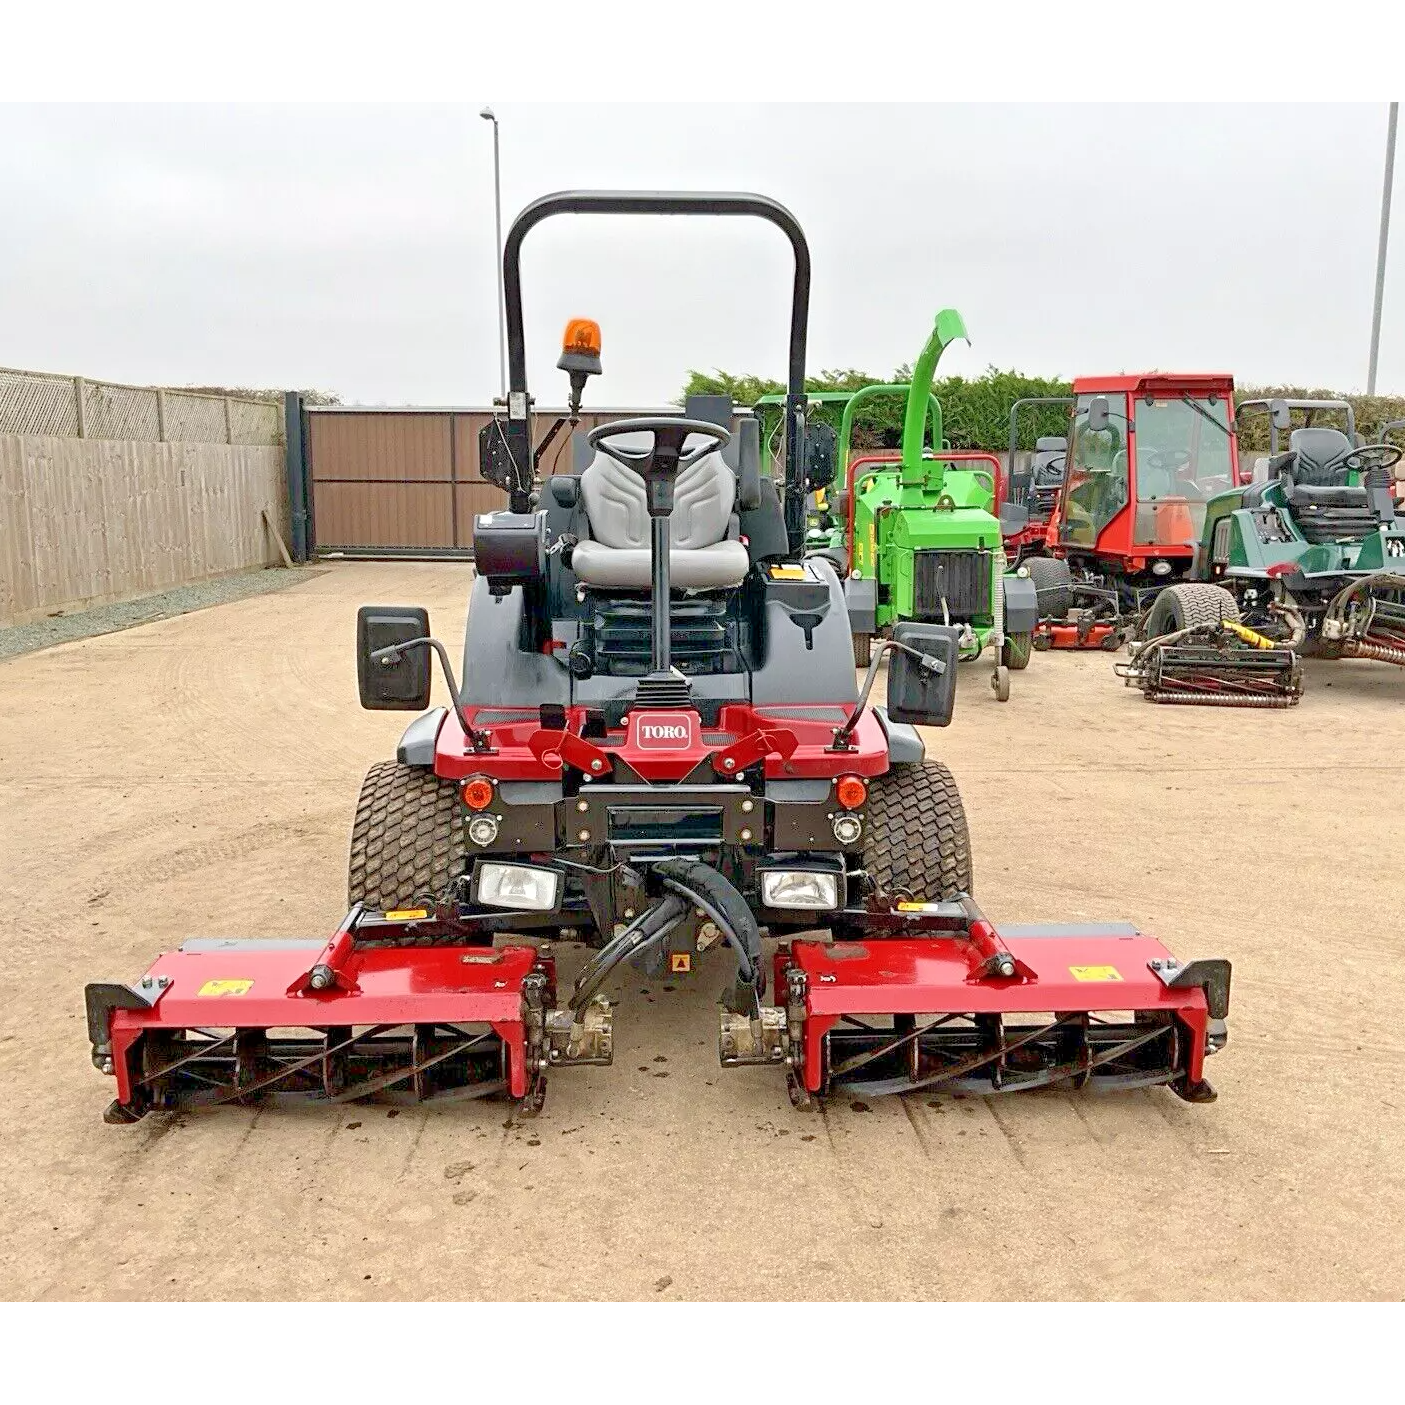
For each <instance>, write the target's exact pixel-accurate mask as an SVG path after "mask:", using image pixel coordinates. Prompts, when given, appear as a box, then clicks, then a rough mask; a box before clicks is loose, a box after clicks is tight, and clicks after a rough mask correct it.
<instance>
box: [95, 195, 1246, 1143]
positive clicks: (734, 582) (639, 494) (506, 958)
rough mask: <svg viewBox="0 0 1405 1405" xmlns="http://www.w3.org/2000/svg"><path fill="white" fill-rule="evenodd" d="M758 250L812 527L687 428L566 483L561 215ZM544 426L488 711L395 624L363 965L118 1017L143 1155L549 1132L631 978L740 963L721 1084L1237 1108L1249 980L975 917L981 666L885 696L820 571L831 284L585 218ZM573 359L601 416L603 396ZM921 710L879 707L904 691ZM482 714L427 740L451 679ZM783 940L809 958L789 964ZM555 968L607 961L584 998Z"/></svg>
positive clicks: (519, 224)
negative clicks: (312, 1134)
mask: <svg viewBox="0 0 1405 1405" xmlns="http://www.w3.org/2000/svg"><path fill="white" fill-rule="evenodd" d="M570 213H576V214H666V215H687V214H691V215H726V216H737V215H748V216H754V217H759V218H761V219H765V220H768V221H770V222H771V223H772V224H773V225H775V226H777V227H778V228H779V229H780V230H781V231H782V232H783V233H784V234H785V235H786V236H787V238H788V239H789V242H790V246H791V248H792V250H793V253H794V258H795V280H794V286H793V295H792V320H791V333H790V356H789V368H788V392H787V398H786V405H785V415H786V419H787V432H786V446H787V447H786V478H785V483H784V485H783V487H784V496H783V498H782V496H781V495H778V494H777V492H776V489H775V486H774V485H773V483H772V482H771V480H770V479H769V478H763V477H762V476H761V474H760V472H759V466H760V452H759V435H758V433H757V430H756V424H755V421H754V419H747V418H745V417H744V418H743V419H742V421H741V423H740V427H739V430H738V432H737V433H736V434H735V435H734V434H733V433H732V431H731V430H729V429H728V428H727V427H725V426H724V425H722V424H719V423H715V422H710V421H707V420H701V419H689V418H686V417H682V416H678V417H673V416H668V417H659V418H651V419H640V420H631V421H623V422H617V423H613V424H608V425H604V426H601V427H600V428H598V429H596V430H594V431H592V433H591V436H590V439H591V442H592V443H593V445H594V446H595V448H596V449H597V451H598V452H597V454H596V456H595V457H594V459H593V460H592V461H591V463H590V464H589V466H588V467H587V468H586V469H585V471H584V473H583V474H581V475H580V476H579V477H574V476H571V477H560V478H551V479H550V480H549V481H547V482H545V483H542V482H540V480H539V479H538V477H537V469H538V465H539V461H540V454H541V448H542V446H536V447H534V446H533V444H532V442H531V438H530V428H529V425H530V420H529V410H530V405H531V400H530V397H529V395H528V391H527V381H526V348H525V340H524V334H523V318H522V299H521V287H520V270H519V258H520V251H521V246H522V242H523V239H524V238H525V236H526V235H527V234H528V233H529V232H530V230H532V229H533V228H534V227H535V226H536V225H537V224H538V223H540V222H541V221H542V220H543V219H545V218H547V217H548V216H552V215H559V214H570ZM503 268H504V287H505V293H506V308H507V324H508V345H509V356H510V366H511V378H510V391H509V395H508V403H507V406H506V407H505V414H503V415H502V416H501V417H500V418H498V419H496V420H495V421H494V422H493V423H492V424H490V425H489V426H488V429H487V431H486V441H485V446H484V447H485V450H486V452H485V454H484V458H483V463H484V466H485V473H486V475H487V476H488V477H489V478H490V479H491V480H492V481H494V482H496V483H498V484H499V486H501V487H502V488H504V489H505V490H506V491H507V493H508V497H509V506H508V509H507V510H506V511H503V512H495V513H489V514H486V515H484V516H481V517H479V518H478V519H477V521H476V523H475V534H474V535H475V552H476V558H477V579H476V580H475V582H474V585H473V591H472V598H471V602H470V610H469V617H468V628H467V635H466V638H465V642H464V654H463V658H464V668H463V678H464V682H463V686H462V688H459V686H458V685H457V683H456V682H455V680H454V678H453V669H452V666H451V664H450V661H449V657H448V653H447V651H446V650H445V649H444V646H443V645H442V644H440V643H439V642H438V641H437V640H434V639H433V638H432V637H431V636H430V634H429V624H428V618H427V615H426V613H425V612H424V611H423V610H422V609H419V608H416V607H380V606H366V607H363V608H362V610H361V612H360V615H359V617H358V627H357V662H358V673H359V682H360V690H361V697H362V702H363V704H364V705H365V706H368V707H373V708H405V709H408V710H414V711H420V712H421V714H422V715H421V716H419V717H418V718H417V719H416V720H415V721H414V722H412V723H411V725H410V726H409V728H408V729H407V730H406V732H405V734H404V736H403V737H402V739H401V742H400V746H399V749H398V752H397V756H396V759H395V760H394V761H385V762H381V763H379V764H377V765H375V766H373V767H372V768H371V770H370V772H369V773H368V775H367V777H366V780H365V783H364V785H363V787H362V791H361V796H360V800H359V802H358V806H357V811H356V817H355V821H354V827H353V830H352V840H351V859H350V869H349V888H350V897H351V902H352V907H351V911H350V913H349V915H348V916H347V918H346V920H345V922H344V923H343V924H342V926H341V927H340V929H339V930H338V931H337V932H336V933H335V935H334V936H333V937H332V938H331V940H330V941H327V942H325V943H323V942H320V941H291V942H276V941H273V942H270V941H243V940H227V941H192V942H187V943H186V944H185V946H183V947H182V948H180V949H179V950H177V951H175V952H173V953H170V954H169V955H166V956H162V957H161V958H159V959H158V960H157V962H156V963H155V964H154V965H153V966H152V967H151V969H150V970H149V971H148V972H147V974H146V975H145V976H143V977H142V978H141V979H140V980H138V981H136V982H135V983H133V984H130V985H127V984H111V983H106V984H95V985H91V986H89V987H88V990H87V1016H88V1032H89V1037H90V1040H91V1043H92V1050H93V1058H94V1061H95V1063H96V1064H97V1065H98V1067H99V1068H101V1069H102V1070H103V1071H105V1072H107V1073H109V1074H111V1075H113V1076H114V1077H115V1079H116V1083H117V1098H116V1101H115V1102H114V1103H113V1104H112V1107H111V1108H110V1109H109V1113H108V1117H109V1120H111V1121H119V1122H120V1121H132V1120H135V1119H137V1118H139V1117H141V1116H142V1115H143V1114H144V1113H146V1112H148V1111H151V1110H155V1109H177V1108H197V1107H212V1106H218V1105H220V1104H224V1103H238V1104H246V1105H247V1104H262V1103H270V1102H282V1101H289V1102H299V1101H300V1102H307V1103H312V1104H319V1103H336V1102H344V1101H351V1100H355V1099H361V1098H390V1099H394V1100H413V1101H428V1102H436V1101H445V1100H453V1099H460V1098H474V1097H480V1096H483V1095H486V1094H490V1093H501V1094H503V1095H506V1096H509V1097H512V1098H515V1099H518V1100H519V1101H520V1104H521V1106H522V1108H523V1109H524V1110H525V1111H528V1112H531V1111H535V1110H536V1109H538V1108H540V1106H541V1104H542V1099H543V1097H544V1095H545V1089H546V1079H547V1076H548V1074H549V1073H550V1072H551V1071H552V1070H557V1069H567V1068H571V1067H574V1066H577V1065H581V1064H604V1063H608V1062H609V1061H610V1058H611V1051H612V1037H613V1019H614V1010H613V1009H612V1007H611V1005H610V1004H609V1003H608V1001H607V999H606V997H605V995H604V990H605V988H606V986H607V983H608V982H610V981H611V980H612V979H615V978H617V977H618V976H619V975H620V974H622V966H623V964H624V963H629V964H631V965H633V966H634V967H635V968H637V969H640V970H642V971H644V972H646V973H649V974H654V975H657V974H662V973H665V972H666V973H669V974H670V976H672V977H674V978H677V979H684V978H688V977H692V976H696V975H697V974H698V973H699V972H700V971H702V970H707V969H711V970H716V969H717V967H716V965H715V964H714V963H716V962H725V963H726V965H727V968H728V969H727V977H726V981H725V988H724V992H723V995H722V1000H721V1010H720V1024H719V1054H720V1058H721V1061H722V1063H723V1064H724V1065H726V1066H729V1067H730V1066H745V1065H765V1066H768V1067H774V1068H776V1069H777V1070H778V1071H784V1073H785V1074H786V1076H787V1081H788V1085H789V1087H790V1090H791V1094H792V1096H793V1098H794V1099H795V1101H797V1102H801V1103H803V1102H805V1101H806V1100H808V1099H809V1098H811V1097H812V1096H813V1095H816V1094H824V1093H828V1092H835V1091H839V1090H844V1091H846V1092H862V1093H866V1094H871V1095H873V1094H884V1093H902V1092H908V1091H913V1090H919V1089H920V1090H923V1091H924V1092H940V1091H950V1090H962V1091H976V1092H984V1093H995V1092H1003V1091H1011V1090H1016V1089H1026V1088H1037V1087H1046V1086H1053V1085H1058V1086H1065V1087H1072V1088H1079V1087H1085V1086H1086V1087H1091V1088H1129V1087H1142V1086H1148V1085H1154V1084H1165V1085H1168V1086H1169V1087H1171V1088H1172V1089H1173V1090H1174V1091H1175V1092H1177V1093H1178V1094H1179V1095H1180V1096H1182V1097H1184V1098H1187V1099H1190V1100H1192V1101H1203V1100H1205V1099H1208V1098H1210V1097H1212V1096H1213V1091H1212V1090H1211V1088H1210V1085H1209V1084H1208V1083H1207V1082H1206V1081H1205V1078H1204V1060H1205V1058H1206V1056H1207V1055H1208V1054H1210V1053H1212V1052H1214V1051H1215V1050H1216V1049H1218V1048H1219V1047H1220V1046H1221V1044H1222V1043H1223V1042H1224V1037H1225V1026H1224V1020H1225V1017H1226V1013H1227V1004H1228V996H1229V979H1230V973H1229V966H1228V963H1227V962H1224V961H1218V960H1212V961H1197V962H1192V963H1190V964H1189V965H1183V964H1182V963H1180V962H1178V961H1176V960H1175V959H1174V958H1173V957H1172V956H1171V955H1170V953H1169V952H1167V951H1166V950H1165V948H1164V947H1162V946H1161V945H1160V943H1158V942H1156V941H1155V940H1153V939H1152V938H1150V937H1146V936H1143V935H1141V934H1140V933H1138V932H1136V931H1135V930H1133V929H1132V928H1130V927H1126V926H1122V925H1102V924H1096V923H1088V924H1083V923H1079V924H1076V925H1072V926H1067V927H1061V926H1039V927H1002V926H999V925H997V924H994V923H992V922H991V921H989V920H988V919H987V918H986V917H985V916H984V915H983V914H982V913H981V912H980V910H979V909H978V908H977V907H976V906H975V903H974V901H973V900H972V898H971V891H972V871H971V855H970V841H969V836H968V832H967V826H966V819H965V815H964V812H963V810H962V805H961V798H960V795H959V794H958V792H957V788H956V784H955V782H954V780H953V779H952V776H951V773H950V772H949V771H948V770H947V769H946V767H945V766H943V765H941V764H940V763H938V762H935V761H930V760H928V759H927V758H926V756H925V752H924V745H923V742H922V740H921V738H920V737H919V735H918V733H917V731H916V730H915V728H914V726H913V725H912V724H913V723H925V724H928V725H944V724H945V723H946V722H947V721H948V720H949V718H950V714H951V708H952V706H953V702H954V694H955V683H956V662H957V655H958V652H959V647H960V632H959V630H958V629H956V628H955V627H946V626H942V625H932V624H926V623H902V622H898V623H896V624H895V626H894V628H893V637H892V639H891V640H886V641H883V642H882V643H881V644H880V645H878V646H877V647H876V649H875V654H876V657H875V658H874V660H873V662H872V664H871V666H870V667H869V669H868V672H867V675H866V677H865V679H864V681H863V684H862V686H860V685H859V683H858V680H857V678H856V674H855V667H854V657H853V650H852V645H851V632H850V627H849V618H848V612H847V609H846V605H845V598H844V587H843V584H842V583H841V581H840V580H839V577H838V575H837V574H836V572H835V570H834V568H833V566H832V564H831V563H829V562H828V561H826V560H823V559H814V558H812V559H806V558H805V557H804V555H803V550H804V538H805V503H806V494H807V492H808V491H809V486H810V485H809V484H808V483H807V474H806V466H807V462H808V456H807V449H806V435H805V423H804V408H805V397H804V361H805V331H806V315H807V309H808V301H809V287H810V268H809V254H808V250H807V247H806V244H805V239H804V235H803V233H802V232H801V230H800V227H799V225H798V224H797V223H796V221H795V219H794V217H793V216H792V215H791V214H790V213H789V212H788V211H787V210H785V209H784V208H783V207H781V206H779V205H777V204H775V203H774V202H773V201H770V200H768V199H765V198H763V197H761V196H755V195H686V194H658V193H638V194H635V193H587V192H569V193H564V194H558V195H551V196H547V197H545V198H543V199H541V200H539V201H537V202H536V203H535V204H533V205H531V206H529V207H528V208H527V209H526V210H525V211H523V213H522V214H521V215H519V216H518V218H517V220H516V221H515V223H514V224H513V226H512V228H511V230H510V232H509V234H508V238H507V240H506V243H505V246H504V254H503ZM599 353H600V339H599V331H598V328H596V327H595V325H594V324H593V323H587V322H574V323H572V324H570V326H569V327H568V334H567V341H566V346H565V350H564V352H563V355H562V358H561V361H560V362H559V363H558V364H559V365H560V366H561V368H562V369H564V370H566V371H567V373H568V374H569V376H570V379H571V415H572V417H574V416H575V415H576V414H577V413H578V410H579V406H580V399H581V393H582V391H583V389H584V386H585V382H586V379H587V377H588V376H590V375H593V374H597V373H598V372H599V370H600V362H599ZM884 655H886V656H887V660H888V708H887V710H886V711H885V710H884V709H883V708H880V707H875V706H873V705H871V703H870V701H869V697H870V690H871V688H872V687H873V684H874V681H875V678H876V675H877V672H878V666H879V663H880V661H881V659H882V657H883V656H884ZM432 656H437V658H438V662H439V664H440V666H441V668H442V670H443V672H444V674H445V676H446V678H447V680H448V683H449V689H450V700H451V704H450V706H448V707H439V708H434V709H431V710H427V711H426V710H424V709H426V708H427V707H428V702H429V697H430V677H431V674H430V669H431V657H432ZM763 936H768V937H769V938H771V939H772V940H773V941H774V942H775V944H776V945H775V951H774V954H773V956H772V958H771V959H770V960H769V961H768V960H767V959H766V956H765V954H764V953H763V946H762V942H763ZM554 939H564V940H574V941H578V942H582V943H585V944H586V945H587V946H588V947H589V948H591V954H590V956H589V959H588V960H587V961H586V962H585V964H584V967H583V968H582V969H581V970H580V971H579V973H578V974H577V975H576V978H575V980H574V981H573V982H572V984H571V985H570V987H569V988H566V987H564V986H563V985H562V984H560V983H558V978H557V971H556V966H555V959H554V957H553V954H552V951H551V949H550V944H551V942H552V941H553V940H554Z"/></svg>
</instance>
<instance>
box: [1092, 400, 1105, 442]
mask: <svg viewBox="0 0 1405 1405" xmlns="http://www.w3.org/2000/svg"><path fill="white" fill-rule="evenodd" d="M1107 420H1108V412H1107V396H1106V395H1095V396H1093V398H1092V399H1091V400H1090V401H1089V402H1088V428H1089V429H1090V430H1092V431H1093V433H1094V434H1096V433H1098V432H1099V431H1100V430H1104V429H1106V428H1107Z"/></svg>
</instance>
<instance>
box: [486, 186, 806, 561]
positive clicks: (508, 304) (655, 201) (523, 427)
mask: <svg viewBox="0 0 1405 1405" xmlns="http://www.w3.org/2000/svg"><path fill="white" fill-rule="evenodd" d="M552 215H751V216H753V217H755V218H757V219H763V220H768V221H769V222H770V223H771V224H773V225H775V226H776V227H777V228H778V229H780V230H781V231H782V232H783V233H784V234H785V236H786V238H787V239H789V240H790V247H791V251H792V253H793V254H794V255H795V283H794V287H793V289H792V292H791V301H790V355H789V365H788V368H787V380H786V400H785V417H786V452H785V486H786V498H785V519H786V530H787V534H788V535H789V537H790V543H791V547H792V549H793V550H798V549H799V547H800V545H801V544H802V543H803V541H804V536H805V473H804V462H805V456H804V448H805V334H806V330H807V328H808V325H809V314H810V247H809V245H808V244H807V243H806V242H805V232H804V231H803V230H802V229H801V228H800V222H799V220H797V219H796V218H795V216H794V215H793V214H791V212H790V211H789V210H787V209H786V208H785V206H784V205H782V204H779V203H778V202H777V201H775V200H772V199H769V198H768V197H767V196H765V195H751V194H747V193H745V192H739V191H698V192H692V191H669V190H562V191H557V192H556V193H555V194H553V195H543V196H542V197H541V199H539V200H534V201H533V202H532V203H531V204H530V205H528V206H527V208H526V209H524V210H523V211H522V213H521V214H519V215H518V216H517V218H516V219H515V220H513V222H512V227H511V229H509V230H508V232H507V239H506V240H505V241H504V243H503V251H502V269H503V302H504V304H505V308H504V311H505V314H506V318H507V364H508V404H507V442H508V448H509V450H510V452H511V454H512V459H513V463H514V464H515V466H516V469H517V479H518V483H519V484H520V485H523V486H522V493H521V498H522V499H523V500H524V502H523V503H522V504H521V505H519V502H518V497H519V495H518V494H517V493H514V494H513V509H514V511H523V510H525V497H526V489H527V488H528V487H530V485H531V482H532V473H533V467H532V430H531V400H530V398H529V396H528V394H527V343H526V338H525V335H524V333H523V327H522V241H523V240H524V239H525V238H526V237H527V234H528V232H529V231H530V230H531V229H533V228H535V226H537V225H539V224H540V223H541V222H542V221H543V220H544V219H549V218H550V217H551V216H552Z"/></svg>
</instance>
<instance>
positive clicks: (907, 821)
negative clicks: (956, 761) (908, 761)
mask: <svg viewBox="0 0 1405 1405" xmlns="http://www.w3.org/2000/svg"><path fill="white" fill-rule="evenodd" d="M864 867H865V868H866V869H867V870H868V876H869V877H870V878H871V879H872V880H873V882H874V883H875V884H877V886H878V888H879V890H880V891H882V892H885V893H899V892H901V893H906V894H907V895H909V896H910V897H912V898H914V899H921V900H925V901H928V902H935V901H938V900H941V899H945V898H954V897H956V896H957V894H958V893H967V894H969V893H971V892H973V890H974V889H973V885H974V882H975V880H974V876H973V874H972V868H971V833H970V830H969V829H968V828H967V826H966V811H965V808H964V807H963V806H962V804H961V792H960V791H959V790H958V789H957V788H956V778H955V777H954V776H953V775H952V774H951V772H950V771H949V770H947V768H946V767H945V766H943V765H942V763H941V762H940V761H923V762H921V763H920V764H919V765H916V766H894V767H893V768H892V770H890V771H888V772H887V774H886V775H882V776H879V777H878V778H877V779H876V780H875V781H874V782H873V783H872V784H871V785H870V786H869V789H868V833H867V837H866V839H865V841H864Z"/></svg>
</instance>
